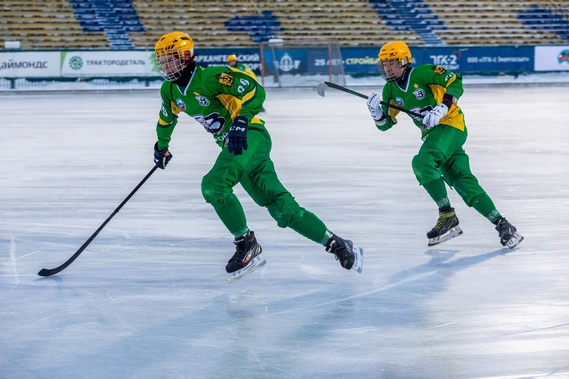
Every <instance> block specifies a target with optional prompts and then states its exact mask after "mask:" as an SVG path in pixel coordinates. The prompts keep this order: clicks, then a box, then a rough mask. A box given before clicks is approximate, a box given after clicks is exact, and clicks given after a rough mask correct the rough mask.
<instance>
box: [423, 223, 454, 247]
mask: <svg viewBox="0 0 569 379" xmlns="http://www.w3.org/2000/svg"><path fill="white" fill-rule="evenodd" d="M461 234H462V229H460V226H455V227H454V228H451V229H449V231H448V232H446V233H445V234H442V235H440V236H438V237H434V238H429V243H428V244H427V246H435V245H438V244H439V243H443V242H446V241H448V240H450V239H453V238H455V237H458V236H460V235H461Z"/></svg>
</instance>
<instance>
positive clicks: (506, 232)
mask: <svg viewBox="0 0 569 379" xmlns="http://www.w3.org/2000/svg"><path fill="white" fill-rule="evenodd" d="M496 230H497V231H498V234H499V236H500V243H501V244H502V245H503V246H507V247H509V248H510V249H513V248H514V247H516V246H518V245H519V244H520V242H522V241H523V240H524V237H523V236H522V235H521V234H519V233H518V232H517V229H516V228H515V227H514V226H513V225H512V224H510V223H509V222H508V220H506V219H505V218H504V217H502V216H500V217H499V218H498V220H496Z"/></svg>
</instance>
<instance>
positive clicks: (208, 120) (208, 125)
mask: <svg viewBox="0 0 569 379" xmlns="http://www.w3.org/2000/svg"><path fill="white" fill-rule="evenodd" d="M192 117H193V118H194V119H195V120H196V121H197V122H199V123H200V124H201V125H202V126H203V127H204V128H205V130H206V131H207V132H209V133H211V134H213V135H218V134H219V133H220V132H221V131H222V130H223V125H224V124H225V119H224V118H223V117H221V115H220V114H219V113H215V112H214V113H211V114H209V115H207V116H204V115H203V114H198V115H195V116H192Z"/></svg>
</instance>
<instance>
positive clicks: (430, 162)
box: [411, 153, 441, 185]
mask: <svg viewBox="0 0 569 379" xmlns="http://www.w3.org/2000/svg"><path fill="white" fill-rule="evenodd" d="M439 162H440V161H439V160H437V158H436V157H435V156H434V155H432V154H428V153H419V154H417V155H415V156H414V157H413V161H412V162H411V164H412V167H413V173H414V174H415V177H416V178H417V181H418V182H419V184H421V185H423V184H426V183H430V182H432V181H433V180H436V179H438V178H440V177H441V173H440V171H439V166H440V163H439Z"/></svg>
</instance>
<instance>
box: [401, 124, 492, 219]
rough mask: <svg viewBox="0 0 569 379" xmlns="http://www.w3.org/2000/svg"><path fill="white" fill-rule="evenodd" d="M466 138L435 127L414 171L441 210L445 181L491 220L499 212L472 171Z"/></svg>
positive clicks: (418, 156)
mask: <svg viewBox="0 0 569 379" xmlns="http://www.w3.org/2000/svg"><path fill="white" fill-rule="evenodd" d="M466 137H467V133H466V132H462V131H460V130H458V129H456V128H453V127H450V126H446V125H438V126H436V127H435V128H433V130H432V131H431V132H430V133H429V134H428V135H427V137H426V139H425V141H424V142H423V145H422V146H421V148H420V149H419V153H418V154H417V155H416V156H415V157H414V158H413V163H412V164H413V172H414V173H415V176H416V178H417V180H418V181H419V184H421V185H422V186H423V187H424V188H425V189H426V190H427V192H428V193H429V195H430V196H431V198H432V199H433V200H434V201H435V202H437V204H439V207H440V205H441V201H444V200H445V199H446V201H448V197H447V191H446V188H445V185H444V182H446V183H447V184H448V185H449V186H451V187H454V189H455V190H456V192H458V194H459V195H460V197H461V198H462V199H463V200H464V202H465V203H466V205H468V206H469V207H474V208H475V209H476V210H477V211H478V212H480V213H481V214H482V215H483V216H484V217H487V218H488V219H490V220H491V221H492V220H493V219H495V218H496V217H497V215H499V213H498V211H497V210H496V209H495V206H494V204H493V202H492V200H491V199H490V197H489V196H488V195H487V194H486V192H485V191H484V189H483V188H482V187H481V186H480V184H479V183H478V180H477V179H476V177H475V176H474V175H473V174H472V171H471V170H470V163H469V158H468V155H467V154H466V152H465V151H464V149H463V145H464V143H465V142H466Z"/></svg>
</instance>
